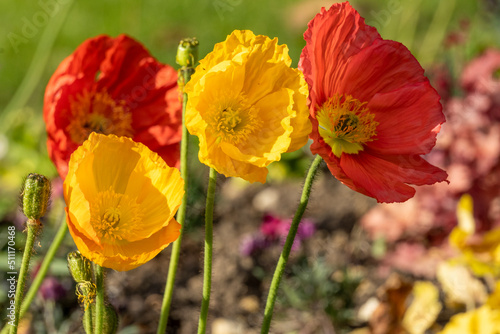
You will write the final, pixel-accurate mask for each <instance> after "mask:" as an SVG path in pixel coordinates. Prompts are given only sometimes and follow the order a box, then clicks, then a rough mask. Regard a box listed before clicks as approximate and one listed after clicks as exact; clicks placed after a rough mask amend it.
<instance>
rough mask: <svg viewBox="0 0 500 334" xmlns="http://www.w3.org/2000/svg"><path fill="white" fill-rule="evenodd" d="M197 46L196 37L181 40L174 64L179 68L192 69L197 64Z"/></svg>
mask: <svg viewBox="0 0 500 334" xmlns="http://www.w3.org/2000/svg"><path fill="white" fill-rule="evenodd" d="M198 44H199V43H198V40H197V39H196V37H193V38H184V39H183V40H181V41H180V42H179V47H178V48H177V56H176V57H175V62H176V63H177V64H179V65H180V66H187V67H194V65H195V64H196V63H197V62H198Z"/></svg>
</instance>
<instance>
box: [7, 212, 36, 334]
mask: <svg viewBox="0 0 500 334" xmlns="http://www.w3.org/2000/svg"><path fill="white" fill-rule="evenodd" d="M26 225H27V228H28V235H27V237H26V245H25V246H24V254H23V262H22V263H21V271H20V272H19V279H18V281H17V287H16V297H15V298H16V300H15V310H14V326H12V329H11V334H16V333H17V327H18V325H19V313H20V310H21V304H22V303H21V301H22V299H23V293H24V286H25V284H26V276H27V274H28V270H29V266H30V259H31V254H32V253H33V245H34V243H35V238H36V235H37V233H38V229H39V227H40V221H39V220H28V223H27V224H26Z"/></svg>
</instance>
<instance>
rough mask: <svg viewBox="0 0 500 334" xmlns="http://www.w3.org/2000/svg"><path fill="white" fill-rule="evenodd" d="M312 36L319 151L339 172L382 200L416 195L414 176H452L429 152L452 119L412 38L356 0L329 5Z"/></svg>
mask: <svg viewBox="0 0 500 334" xmlns="http://www.w3.org/2000/svg"><path fill="white" fill-rule="evenodd" d="M304 38H305V40H306V46H305V47H304V49H303V51H302V54H301V57H300V63H299V68H300V69H301V70H302V71H303V72H304V75H305V78H306V81H307V83H308V85H309V90H310V96H309V101H308V102H309V103H310V105H309V108H310V119H311V122H312V124H313V131H312V134H311V138H312V139H313V141H314V142H313V144H312V145H311V151H312V152H313V153H314V154H319V155H320V156H321V157H322V158H323V159H324V160H325V161H326V163H327V165H328V168H329V169H330V171H331V172H332V174H333V175H334V176H335V177H336V178H337V179H339V180H340V181H342V183H344V184H345V185H347V186H348V187H350V188H352V189H354V190H356V191H358V192H360V193H362V194H365V195H367V196H371V197H374V198H376V199H377V201H379V202H403V201H406V200H407V199H409V198H411V197H413V195H414V194H415V189H413V188H412V187H410V186H409V185H408V184H413V185H425V184H433V183H435V182H440V181H444V180H446V177H447V175H446V172H444V171H443V170H441V169H439V168H437V167H435V166H433V165H431V164H429V163H428V162H427V161H425V160H424V159H423V158H422V157H421V155H424V154H426V153H428V152H429V151H430V150H431V149H432V147H433V146H434V144H435V142H436V135H437V133H438V132H439V129H440V126H441V124H442V123H443V122H444V121H445V118H444V115H443V113H442V108H441V104H440V103H439V95H438V94H437V92H436V91H435V90H434V89H433V88H432V86H431V85H430V84H429V81H428V79H427V78H426V77H425V76H424V70H423V69H422V67H421V66H420V64H419V63H418V62H417V60H416V59H415V58H414V57H413V56H412V55H411V53H410V51H408V49H407V48H406V47H405V46H404V45H402V44H400V43H397V42H394V41H389V40H383V39H382V38H381V37H380V35H379V34H378V32H377V30H376V29H375V28H373V27H370V26H368V25H366V24H365V22H364V19H363V18H362V17H361V16H360V15H359V13H358V12H357V11H356V10H354V9H353V8H352V7H351V6H350V5H349V3H348V2H344V3H342V4H334V5H333V6H332V7H331V8H330V9H329V10H325V9H324V8H322V10H321V12H320V13H319V14H317V15H316V17H315V18H314V19H313V20H312V21H311V22H309V25H308V29H307V31H306V32H305V33H304Z"/></svg>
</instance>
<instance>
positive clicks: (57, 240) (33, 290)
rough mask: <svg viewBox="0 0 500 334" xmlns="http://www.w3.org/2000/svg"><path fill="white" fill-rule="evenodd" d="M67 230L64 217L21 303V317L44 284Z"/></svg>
mask: <svg viewBox="0 0 500 334" xmlns="http://www.w3.org/2000/svg"><path fill="white" fill-rule="evenodd" d="M65 217H66V216H65ZM67 231H68V224H66V219H64V220H63V221H62V223H61V226H59V230H58V231H57V234H56V236H55V237H54V240H53V241H52V243H51V244H50V247H49V250H48V251H47V254H45V256H44V258H43V262H42V265H41V266H40V269H39V270H38V273H37V274H36V276H35V278H34V280H33V283H31V286H30V288H29V290H28V293H26V298H24V301H23V304H22V305H21V313H20V315H19V316H20V317H21V318H22V317H23V316H24V314H26V311H28V309H29V307H30V305H31V302H32V301H33V299H34V298H35V296H36V294H37V292H38V289H39V288H40V286H41V285H42V282H43V279H44V278H45V276H46V275H47V272H48V271H49V268H50V265H51V264H52V260H53V259H54V257H55V255H56V252H57V250H58V249H59V246H61V243H62V242H63V240H64V237H65V236H66V232H67Z"/></svg>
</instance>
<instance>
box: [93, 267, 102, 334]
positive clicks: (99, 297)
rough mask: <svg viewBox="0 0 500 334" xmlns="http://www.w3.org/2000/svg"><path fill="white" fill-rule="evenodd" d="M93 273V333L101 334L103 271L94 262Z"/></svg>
mask: <svg viewBox="0 0 500 334" xmlns="http://www.w3.org/2000/svg"><path fill="white" fill-rule="evenodd" d="M94 275H95V285H96V289H97V294H96V297H95V306H96V310H95V328H94V329H95V332H94V333H95V334H102V329H103V326H104V273H103V269H102V267H101V266H100V265H98V264H97V263H94Z"/></svg>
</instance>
